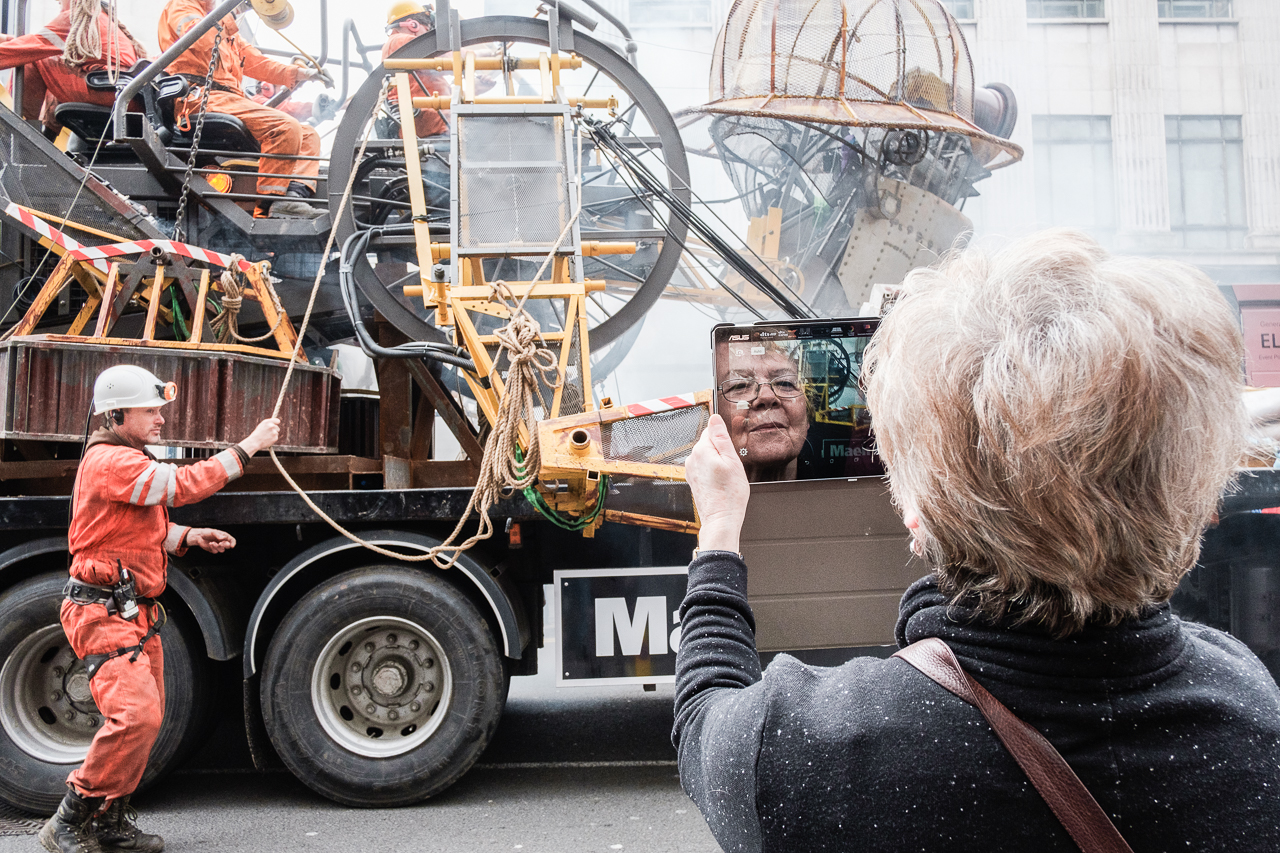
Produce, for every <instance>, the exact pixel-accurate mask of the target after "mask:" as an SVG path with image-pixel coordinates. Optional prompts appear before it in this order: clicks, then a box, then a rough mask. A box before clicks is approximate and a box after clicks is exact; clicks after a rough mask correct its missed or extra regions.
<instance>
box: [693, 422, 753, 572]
mask: <svg viewBox="0 0 1280 853" xmlns="http://www.w3.org/2000/svg"><path fill="white" fill-rule="evenodd" d="M685 478H686V479H687V480H688V481H689V488H690V489H691V490H692V491H693V502H694V504H696V505H697V507H698V519H699V520H700V521H701V522H702V529H701V530H700V531H699V532H698V548H699V549H700V550H703V551H737V550H738V537H739V535H740V534H741V532H742V519H743V517H744V516H745V515H746V513H747V500H748V499H749V498H750V497H751V487H750V486H748V485H747V472H746V471H745V470H743V467H742V460H741V459H740V458H738V451H737V450H735V449H734V446H733V440H732V439H730V438H729V430H728V429H726V428H725V425H724V419H723V418H721V417H720V416H719V415H712V416H711V421H710V422H709V423H708V424H707V428H706V429H705V430H704V431H703V433H702V437H701V438H699V439H698V443H697V444H695V445H694V446H693V452H692V453H690V454H689V458H688V460H686V461H685Z"/></svg>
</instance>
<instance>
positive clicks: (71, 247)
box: [4, 202, 253, 272]
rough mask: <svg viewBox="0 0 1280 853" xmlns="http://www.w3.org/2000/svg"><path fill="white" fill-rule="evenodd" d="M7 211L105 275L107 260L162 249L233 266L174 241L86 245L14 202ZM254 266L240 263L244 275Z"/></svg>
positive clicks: (213, 254) (223, 258) (227, 260)
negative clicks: (91, 264) (88, 262)
mask: <svg viewBox="0 0 1280 853" xmlns="http://www.w3.org/2000/svg"><path fill="white" fill-rule="evenodd" d="M4 212H5V213H7V214H9V215H10V216H12V217H13V218H14V219H16V220H18V221H19V222H21V223H22V224H23V225H25V226H27V227H28V228H30V229H31V230H32V231H34V232H36V233H37V234H39V235H40V236H41V237H44V238H45V239H47V240H49V241H50V242H52V243H54V244H55V245H58V246H60V247H62V248H63V249H65V250H66V253H67V254H68V255H70V256H71V257H72V258H74V259H75V260H77V261H92V262H93V265H94V266H95V267H97V268H98V269H100V270H102V271H103V272H106V271H107V263H106V259H108V258H119V257H123V256H125V255H140V254H142V253H144V252H150V251H151V250H152V249H160V250H161V251H164V252H169V253H171V254H174V255H181V256H182V257H184V258H191V259H192V260H196V261H203V262H204V263H206V264H216V265H218V266H220V267H225V266H230V264H231V256H230V255H224V254H222V253H221V252H211V251H209V250H208V249H202V248H200V247H199V246H192V245H190V244H189V243H175V242H174V241H172V240H132V241H130V242H127V243H108V244H107V245H105V246H86V245H84V244H83V243H79V242H77V241H76V240H74V239H72V238H71V237H68V236H67V235H66V234H64V233H62V232H61V231H59V230H58V229H57V228H54V227H53V226H52V225H50V224H49V223H48V222H46V221H44V220H43V219H41V218H40V217H39V216H35V215H34V214H31V213H28V212H27V211H25V210H23V209H22V208H21V207H19V206H18V205H17V204H15V203H13V202H10V203H9V206H8V207H6V208H5V211H4ZM252 266H253V264H251V263H249V262H248V261H245V260H241V261H240V263H239V267H240V271H241V272H246V271H247V270H248V269H249V268H250V267H252Z"/></svg>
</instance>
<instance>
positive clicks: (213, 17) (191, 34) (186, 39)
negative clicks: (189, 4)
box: [111, 0, 242, 142]
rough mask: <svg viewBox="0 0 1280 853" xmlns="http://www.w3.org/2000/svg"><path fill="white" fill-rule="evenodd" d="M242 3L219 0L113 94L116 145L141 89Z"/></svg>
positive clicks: (112, 125) (112, 108)
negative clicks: (127, 112)
mask: <svg viewBox="0 0 1280 853" xmlns="http://www.w3.org/2000/svg"><path fill="white" fill-rule="evenodd" d="M241 2H242V0H222V2H221V3H219V4H218V5H217V6H215V7H214V8H213V11H212V12H210V13H209V14H207V15H205V16H204V17H203V18H201V19H200V20H199V21H198V22H197V23H196V25H195V26H193V27H192V28H191V29H189V30H187V31H186V33H185V34H183V36H182V38H180V39H178V40H177V41H175V42H174V43H173V44H172V45H171V46H170V47H169V49H168V50H166V51H165V52H164V53H162V54H160V55H159V56H157V57H156V58H155V59H154V60H152V62H151V64H150V65H148V66H147V67H146V68H144V69H143V70H142V73H141V74H139V75H138V76H137V77H134V78H133V80H131V81H130V82H129V85H128V86H125V87H124V91H122V92H121V93H120V94H119V95H116V102H115V104H114V105H113V106H112V107H111V127H112V131H113V133H114V134H115V141H116V142H124V141H125V137H124V114H125V111H126V110H127V109H128V106H129V104H130V102H132V101H133V99H134V97H135V96H136V95H137V94H138V93H139V92H141V91H142V87H143V86H145V85H147V84H148V83H150V82H151V81H152V80H154V79H155V78H156V77H158V76H160V73H161V72H163V71H164V70H165V69H166V68H168V66H169V63H170V62H173V61H174V60H175V59H177V58H178V57H179V56H181V55H182V54H183V53H185V52H186V50H187V48H189V47H191V45H193V44H195V43H196V42H198V41H199V40H200V39H201V38H202V37H203V36H204V34H205V33H207V32H209V30H211V29H213V27H214V25H215V24H217V23H218V22H219V21H221V20H222V19H223V18H225V17H226V16H227V15H229V14H231V10H232V9H234V8H235V7H237V6H239V5H240V3H241Z"/></svg>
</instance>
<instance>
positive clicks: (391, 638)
mask: <svg viewBox="0 0 1280 853" xmlns="http://www.w3.org/2000/svg"><path fill="white" fill-rule="evenodd" d="M397 639H399V638H398V637H397V636H396V635H395V634H387V645H388V646H394V645H395V644H396V640H397Z"/></svg>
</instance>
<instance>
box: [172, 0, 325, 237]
mask: <svg viewBox="0 0 1280 853" xmlns="http://www.w3.org/2000/svg"><path fill="white" fill-rule="evenodd" d="M213 6H214V3H213V0H169V2H168V4H166V5H165V7H164V10H163V11H162V12H161V13H160V26H159V29H158V31H157V35H158V37H159V40H160V49H161V50H168V49H169V47H171V46H172V45H173V43H174V42H176V41H177V40H178V39H179V38H181V37H182V35H183V34H184V33H185V32H186V31H187V30H189V29H191V28H192V27H193V26H195V25H196V24H197V23H198V22H199V21H200V20H201V19H202V18H203V17H204V16H205V15H207V14H209V13H210V12H211V11H213ZM219 31H221V34H222V41H221V42H220V43H219V45H218V64H217V67H216V68H215V69H214V72H213V83H212V86H211V87H210V88H211V91H210V92H209V105H208V111H209V112H214V113H227V114H228V115H233V116H235V117H236V118H238V119H240V120H241V121H243V122H244V123H245V126H246V127H248V128H249V133H250V134H251V135H252V136H253V138H254V139H256V140H257V141H258V145H259V146H261V148H262V155H263V156H262V158H261V159H260V160H259V163H258V171H259V172H260V173H261V175H260V177H259V178H258V192H259V193H260V194H262V195H266V196H274V197H277V198H279V200H274V199H273V200H272V201H271V202H259V203H258V209H257V210H256V211H255V212H254V215H255V216H272V217H293V218H304V219H315V218H317V217H319V216H323V215H324V211H322V210H319V209H317V208H315V207H312V206H311V205H309V204H307V202H306V199H309V198H312V197H313V196H314V195H315V189H316V181H315V179H316V176H317V175H319V174H320V161H319V160H277V159H274V158H273V157H272V156H271V155H273V154H283V155H288V156H294V155H298V154H301V155H305V156H307V157H315V156H318V155H319V154H320V134H318V133H316V130H315V128H313V127H310V126H307V125H304V124H300V123H299V122H298V120H297V119H296V118H294V117H293V116H290V115H287V114H285V113H283V112H281V111H280V110H277V109H273V108H272V107H267V106H263V105H262V104H257V103H254V102H253V101H252V100H250V99H249V98H246V97H245V96H244V76H245V75H246V74H248V75H249V76H250V77H253V78H254V79H256V80H266V81H267V82H270V83H278V84H281V85H284V86H295V85H297V84H298V83H300V82H303V81H306V80H320V81H322V82H324V83H325V84H326V85H328V86H332V85H333V81H332V80H331V79H329V76H328V75H327V74H326V73H324V72H323V71H320V70H319V69H305V68H302V67H300V66H297V65H286V64H285V63H283V62H276V61H275V60H274V59H268V58H267V57H266V56H264V55H263V54H262V51H260V50H258V49H257V48H256V47H254V46H253V45H251V44H249V43H248V42H247V41H245V40H244V39H243V38H241V37H240V28H239V26H238V25H237V24H236V19H235V16H234V15H227V16H226V17H225V18H223V19H222V20H221V21H220V22H218V24H217V25H216V26H215V27H214V28H213V29H211V30H209V31H208V32H207V33H205V34H204V35H203V36H201V37H200V39H199V40H198V41H197V42H196V43H195V44H193V45H191V47H189V48H187V50H186V51H185V52H184V53H183V54H182V55H181V56H179V57H178V58H177V59H175V60H174V61H173V62H172V63H171V64H170V65H169V72H170V73H172V74H178V75H181V76H183V77H185V78H186V79H187V82H189V83H190V84H191V87H192V88H191V92H190V93H189V94H188V95H187V97H186V98H185V99H184V100H183V101H182V102H181V103H179V104H178V105H176V107H175V109H176V112H177V115H176V118H177V120H178V122H179V126H180V127H183V128H186V127H187V126H188V125H189V124H194V122H195V121H196V113H197V111H198V110H199V109H200V99H201V96H202V91H203V88H204V85H205V79H206V76H207V75H208V72H209V60H210V58H211V57H212V55H213V43H214V40H215V39H216V38H217V36H218V33H219ZM269 175H282V176H283V177H269Z"/></svg>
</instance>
